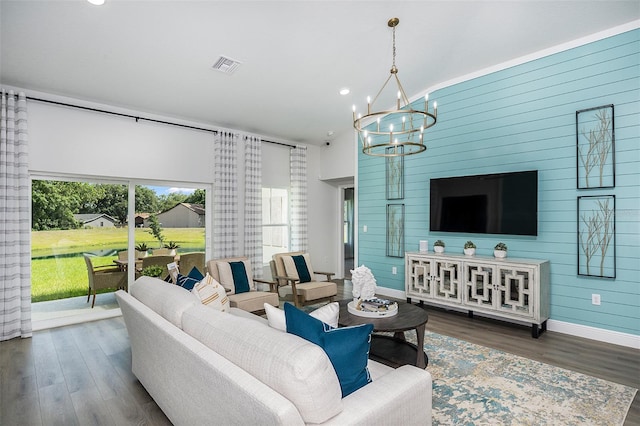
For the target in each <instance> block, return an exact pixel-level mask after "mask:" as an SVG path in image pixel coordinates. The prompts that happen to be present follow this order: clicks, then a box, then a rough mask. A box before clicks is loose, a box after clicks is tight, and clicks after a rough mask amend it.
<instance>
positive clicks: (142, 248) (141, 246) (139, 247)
mask: <svg viewBox="0 0 640 426" xmlns="http://www.w3.org/2000/svg"><path fill="white" fill-rule="evenodd" d="M136 250H138V251H147V250H149V247H148V246H147V244H146V243H140V244H138V245H136Z"/></svg>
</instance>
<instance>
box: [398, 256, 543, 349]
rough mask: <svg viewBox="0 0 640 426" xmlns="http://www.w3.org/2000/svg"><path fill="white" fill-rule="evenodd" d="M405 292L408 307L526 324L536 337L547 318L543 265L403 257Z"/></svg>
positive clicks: (522, 261) (478, 258) (520, 261)
mask: <svg viewBox="0 0 640 426" xmlns="http://www.w3.org/2000/svg"><path fill="white" fill-rule="evenodd" d="M405 291H406V295H407V302H409V303H411V301H412V299H416V300H418V301H420V303H423V302H426V303H428V304H432V305H438V306H442V307H452V308H457V309H458V310H466V311H467V312H468V315H469V316H470V317H473V313H474V312H478V313H484V314H487V316H491V317H499V318H500V319H504V320H506V321H513V322H518V323H529V324H531V335H532V336H533V337H534V338H537V337H538V336H539V335H540V333H541V332H543V331H544V330H546V328H547V320H548V319H549V261H547V260H533V259H508V258H504V259H497V258H493V257H486V256H465V255H462V254H460V255H458V254H447V253H442V254H440V253H422V252H407V253H406V254H405Z"/></svg>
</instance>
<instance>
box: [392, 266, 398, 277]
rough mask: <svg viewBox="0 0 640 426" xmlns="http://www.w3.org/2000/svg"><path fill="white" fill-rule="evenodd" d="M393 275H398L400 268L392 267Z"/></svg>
mask: <svg viewBox="0 0 640 426" xmlns="http://www.w3.org/2000/svg"><path fill="white" fill-rule="evenodd" d="M391 273H392V274H393V275H396V274H397V273H398V268H396V267H395V266H392V267H391Z"/></svg>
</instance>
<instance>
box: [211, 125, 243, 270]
mask: <svg viewBox="0 0 640 426" xmlns="http://www.w3.org/2000/svg"><path fill="white" fill-rule="evenodd" d="M236 144H237V136H236V135H235V134H233V133H229V132H224V131H219V132H218V133H217V134H216V136H215V138H214V145H213V146H214V161H213V163H214V183H213V185H214V188H213V257H214V259H221V258H225V257H232V256H238V255H240V253H238V250H239V247H238V176H237V175H238V166H237V163H238V160H237V154H236Z"/></svg>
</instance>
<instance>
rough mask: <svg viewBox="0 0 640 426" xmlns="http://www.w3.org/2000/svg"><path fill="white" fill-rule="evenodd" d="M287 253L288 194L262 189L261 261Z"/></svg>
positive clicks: (282, 190)
mask: <svg viewBox="0 0 640 426" xmlns="http://www.w3.org/2000/svg"><path fill="white" fill-rule="evenodd" d="M287 251H289V192H288V190H287V189H282V188H262V261H263V262H264V263H265V264H266V263H269V261H270V260H271V258H272V256H273V255H274V254H276V253H284V252H287Z"/></svg>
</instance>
